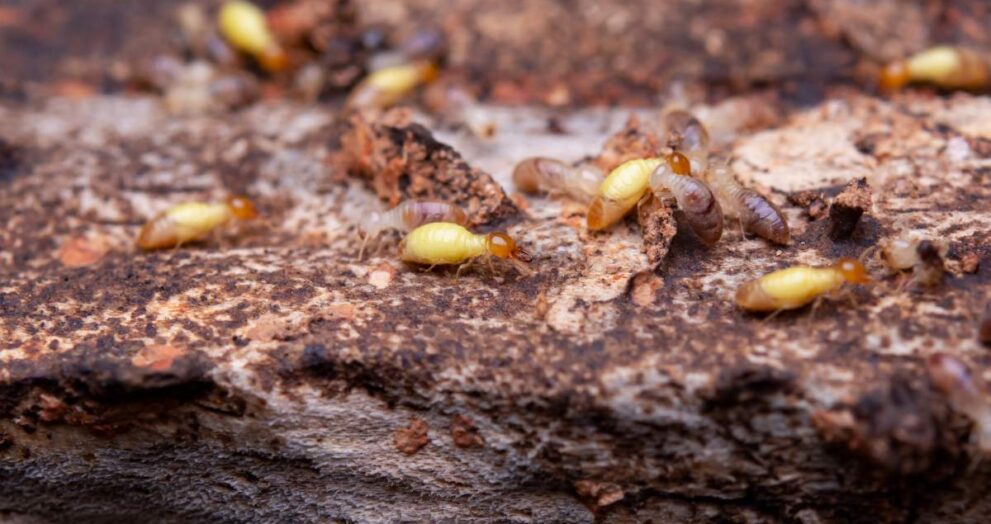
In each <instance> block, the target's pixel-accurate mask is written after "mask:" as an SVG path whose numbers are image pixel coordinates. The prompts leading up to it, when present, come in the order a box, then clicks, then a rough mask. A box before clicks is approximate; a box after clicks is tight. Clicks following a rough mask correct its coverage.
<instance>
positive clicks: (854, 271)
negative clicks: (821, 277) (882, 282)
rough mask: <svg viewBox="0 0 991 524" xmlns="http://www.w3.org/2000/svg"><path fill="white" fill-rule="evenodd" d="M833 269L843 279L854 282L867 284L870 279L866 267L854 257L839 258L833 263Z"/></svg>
mask: <svg viewBox="0 0 991 524" xmlns="http://www.w3.org/2000/svg"><path fill="white" fill-rule="evenodd" d="M833 269H835V270H836V271H839V272H840V274H841V275H843V279H844V280H846V281H847V282H852V283H854V284H867V283H870V281H871V276H870V274H868V273H867V268H865V267H864V264H862V263H861V262H860V261H859V260H857V259H855V258H846V257H844V258H841V259H839V260H837V261H836V263H835V264H833Z"/></svg>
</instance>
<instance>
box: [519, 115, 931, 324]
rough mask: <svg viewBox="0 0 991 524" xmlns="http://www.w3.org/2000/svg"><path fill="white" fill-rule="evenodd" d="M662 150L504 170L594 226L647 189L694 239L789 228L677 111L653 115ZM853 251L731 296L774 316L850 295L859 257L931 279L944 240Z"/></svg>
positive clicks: (909, 238)
mask: <svg viewBox="0 0 991 524" xmlns="http://www.w3.org/2000/svg"><path fill="white" fill-rule="evenodd" d="M663 127H664V128H665V129H666V132H667V143H668V145H669V147H670V149H671V150H670V151H668V152H666V153H663V154H662V153H661V152H660V151H659V152H658V154H657V155H656V156H645V157H643V158H635V159H631V160H626V161H625V162H623V163H621V164H620V165H618V166H617V167H615V168H614V169H612V170H611V171H610V172H609V173H608V174H607V175H604V174H603V173H602V172H601V171H600V170H599V169H597V168H596V167H595V166H594V165H592V164H589V163H580V164H577V165H569V164H567V163H564V162H562V161H560V160H555V159H550V158H544V157H533V158H527V159H524V160H523V161H521V162H519V163H518V164H517V165H516V167H515V169H514V172H513V181H514V183H515V185H516V187H517V188H518V189H519V190H521V191H523V192H525V193H531V194H537V193H546V194H549V195H552V196H555V195H556V196H563V197H566V198H569V199H571V200H573V201H576V202H579V203H582V204H585V205H587V206H588V208H587V209H588V212H587V215H586V226H587V229H588V230H589V231H602V230H606V229H608V228H609V227H610V226H612V225H613V224H616V223H617V222H619V221H620V220H622V219H623V218H624V217H625V216H626V215H627V214H628V213H629V212H630V211H631V210H633V209H634V208H636V207H637V206H638V205H639V204H641V203H642V202H643V200H644V199H645V198H649V197H650V196H653V197H656V198H657V199H659V200H661V201H662V202H668V203H669V205H674V206H676V207H677V208H678V209H680V210H681V212H682V217H683V219H684V220H685V222H686V225H687V226H688V228H689V229H690V230H691V231H692V232H693V233H694V235H695V236H696V238H697V239H698V240H699V241H700V242H701V243H702V244H704V245H708V246H712V245H714V244H716V243H717V242H718V241H719V240H720V238H721V237H722V233H723V227H724V221H725V224H726V225H727V226H730V227H732V226H733V225H739V226H740V229H741V230H742V232H743V233H744V235H746V234H747V233H751V234H755V235H757V236H759V237H761V238H763V239H765V240H767V241H768V242H770V243H772V244H776V245H780V246H788V245H790V242H791V231H790V228H789V226H788V222H787V220H786V218H785V215H784V213H782V211H781V210H780V209H779V208H778V206H777V205H775V204H774V203H773V202H772V201H771V200H770V199H769V198H767V197H766V196H764V195H763V194H761V193H760V192H757V191H755V190H753V189H750V188H748V187H746V186H744V185H743V184H741V183H740V181H739V180H737V178H736V177H735V176H734V174H733V173H732V171H731V169H730V167H729V164H728V163H727V162H725V161H719V160H714V159H713V158H711V157H710V154H709V134H708V132H707V130H706V129H705V127H704V126H703V125H702V123H701V122H700V121H699V120H698V119H696V118H695V117H694V116H692V115H691V114H690V113H688V112H686V111H682V110H675V111H671V112H668V113H667V114H666V115H664V117H663ZM877 247H878V248H880V249H879V250H875V249H871V250H868V251H866V252H864V253H863V255H862V256H861V257H860V259H852V258H841V259H839V260H837V261H836V262H835V263H833V264H831V265H827V266H824V267H812V266H803V265H800V266H794V267H789V268H785V269H781V270H777V271H773V272H770V273H768V274H766V275H764V276H761V277H759V278H755V279H753V280H749V281H746V282H744V283H743V284H742V285H741V286H740V287H739V288H738V289H737V291H736V294H735V299H734V301H735V303H736V305H737V306H738V307H739V308H740V309H742V310H744V311H750V312H761V313H771V314H772V315H773V314H776V313H778V312H781V311H785V310H790V309H797V308H801V307H803V306H806V305H808V304H810V303H818V301H819V299H820V298H821V297H824V296H830V295H837V294H839V293H841V292H843V293H845V294H846V295H847V296H848V297H851V298H852V294H850V293H849V288H848V286H847V285H848V284H870V283H872V282H873V280H872V279H871V277H870V274H869V272H868V270H867V268H866V265H865V260H864V259H865V258H866V255H867V254H869V253H872V252H875V251H876V252H877V253H878V257H877V259H878V260H879V261H880V262H881V263H882V264H884V265H885V266H886V267H887V268H889V269H890V270H891V271H892V272H893V273H895V274H899V275H901V274H905V273H906V272H910V276H906V277H904V278H905V280H903V281H902V284H901V285H900V286H899V287H898V288H899V289H902V288H905V287H914V286H916V285H917V286H921V287H934V286H937V285H939V283H940V282H941V280H942V278H943V276H944V273H945V271H946V268H945V258H946V256H947V253H948V244H947V243H946V242H944V241H939V240H932V239H927V238H924V237H922V236H920V235H918V234H904V233H899V234H896V235H894V236H892V237H891V238H888V239H885V240H883V241H881V242H880V243H879V245H878V246H877Z"/></svg>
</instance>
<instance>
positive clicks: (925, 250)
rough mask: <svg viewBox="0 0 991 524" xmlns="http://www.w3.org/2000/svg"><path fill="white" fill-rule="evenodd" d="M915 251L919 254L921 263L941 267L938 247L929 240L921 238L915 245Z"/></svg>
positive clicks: (941, 262)
mask: <svg viewBox="0 0 991 524" xmlns="http://www.w3.org/2000/svg"><path fill="white" fill-rule="evenodd" d="M915 252H916V253H918V254H919V260H921V261H922V263H923V264H927V265H931V266H938V267H943V257H942V256H941V254H940V248H939V246H937V245H936V244H935V243H934V242H933V241H931V240H923V241H922V242H919V245H918V246H916V248H915Z"/></svg>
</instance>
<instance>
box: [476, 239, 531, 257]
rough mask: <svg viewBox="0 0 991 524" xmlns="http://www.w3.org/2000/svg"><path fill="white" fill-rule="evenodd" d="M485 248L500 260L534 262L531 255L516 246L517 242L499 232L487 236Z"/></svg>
mask: <svg viewBox="0 0 991 524" xmlns="http://www.w3.org/2000/svg"><path fill="white" fill-rule="evenodd" d="M485 246H486V248H487V249H488V251H489V253H491V254H492V255H493V256H497V257H499V258H508V259H512V260H519V261H520V262H527V263H529V262H530V261H532V260H533V257H532V256H530V253H527V252H526V251H525V250H524V249H523V248H521V247H519V246H517V245H516V241H515V240H513V238H512V237H510V236H509V235H507V234H506V233H502V232H497V233H489V234H488V235H485Z"/></svg>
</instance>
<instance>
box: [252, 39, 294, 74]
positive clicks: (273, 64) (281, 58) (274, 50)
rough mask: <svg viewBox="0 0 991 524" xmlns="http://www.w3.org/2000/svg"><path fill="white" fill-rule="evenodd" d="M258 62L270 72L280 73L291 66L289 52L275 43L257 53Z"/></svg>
mask: <svg viewBox="0 0 991 524" xmlns="http://www.w3.org/2000/svg"><path fill="white" fill-rule="evenodd" d="M255 59H256V60H258V64H259V65H261V66H262V69H264V70H265V71H268V72H269V73H279V72H282V71H285V70H286V69H288V68H289V54H288V53H286V51H285V50H284V49H282V47H281V46H279V45H277V44H273V45H270V46H268V47H267V48H265V50H264V51H262V52H261V53H258V54H257V55H255Z"/></svg>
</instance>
